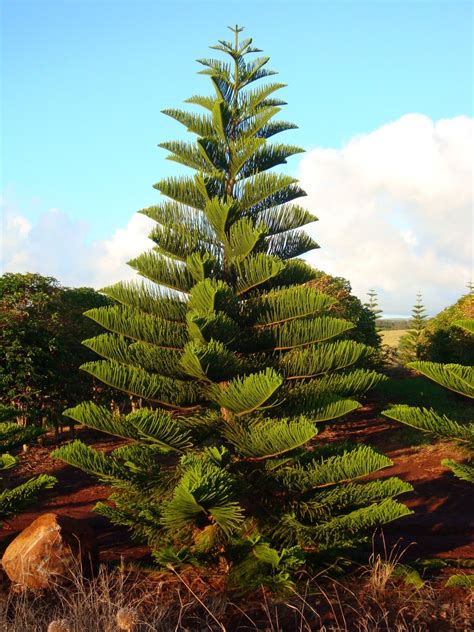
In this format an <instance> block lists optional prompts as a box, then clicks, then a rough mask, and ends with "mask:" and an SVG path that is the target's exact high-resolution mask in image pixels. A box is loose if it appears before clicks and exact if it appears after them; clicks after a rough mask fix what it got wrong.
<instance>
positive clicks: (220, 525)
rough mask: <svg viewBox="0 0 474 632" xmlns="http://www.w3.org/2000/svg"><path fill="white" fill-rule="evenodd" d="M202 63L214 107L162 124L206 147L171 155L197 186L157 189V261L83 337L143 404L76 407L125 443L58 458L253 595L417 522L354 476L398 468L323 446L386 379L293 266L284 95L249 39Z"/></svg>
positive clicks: (299, 235)
mask: <svg viewBox="0 0 474 632" xmlns="http://www.w3.org/2000/svg"><path fill="white" fill-rule="evenodd" d="M231 30H232V31H233V33H234V36H235V39H234V41H232V42H227V41H222V40H221V41H219V42H218V44H217V45H216V46H213V47H212V48H213V49H215V50H217V51H219V52H220V53H223V54H224V56H225V58H226V61H220V60H216V59H201V60H199V63H200V64H201V65H202V66H203V70H201V74H204V75H207V76H208V77H209V80H210V83H211V85H212V88H213V90H214V93H213V94H212V95H211V96H193V97H191V98H190V99H188V101H187V102H188V103H190V104H192V105H194V106H199V108H200V113H196V112H194V111H193V112H190V111H189V112H188V111H184V110H180V109H169V110H165V114H167V115H168V116H170V117H172V118H173V119H175V120H177V121H178V122H179V123H182V124H183V125H184V126H185V127H186V128H187V130H188V131H189V132H192V133H193V134H195V135H196V137H197V138H196V140H195V142H192V143H187V142H182V141H174V142H166V143H162V144H161V147H163V148H164V149H166V150H168V151H169V156H168V157H169V159H170V160H174V161H176V162H178V163H180V164H182V165H184V166H186V167H189V168H190V169H191V170H192V171H193V172H194V174H193V175H190V176H183V177H181V178H175V177H173V178H167V179H164V180H161V181H160V182H158V183H157V184H156V185H155V188H156V189H158V191H160V192H161V193H162V194H163V196H164V199H163V200H162V201H161V202H160V203H159V204H158V205H157V206H153V207H151V208H147V209H145V210H143V211H141V212H142V213H143V214H145V215H146V216H148V217H150V218H151V219H153V220H154V221H155V226H154V228H153V230H152V232H151V234H150V238H151V240H152V241H153V242H154V247H153V248H152V250H150V251H149V252H146V253H144V254H142V255H141V256H139V257H138V258H136V259H134V260H133V261H131V262H130V265H131V266H132V267H133V268H135V269H136V270H137V271H138V272H139V273H140V275H141V276H143V277H144V278H145V279H146V281H144V282H142V283H119V284H116V285H114V286H112V287H109V288H106V289H105V290H103V292H104V293H105V294H106V295H107V296H109V297H110V298H112V299H114V300H115V301H116V302H117V304H116V305H114V306H113V307H103V308H99V309H93V310H90V311H89V312H87V315H88V316H89V317H90V318H92V319H93V320H95V321H97V322H98V323H100V324H101V325H102V326H103V327H104V328H105V329H107V330H108V332H109V333H105V334H103V335H101V336H98V337H95V338H93V339H91V340H87V341H85V344H86V345H87V346H89V347H90V348H91V349H93V350H94V351H96V352H97V353H98V354H99V355H101V356H102V357H103V358H104V359H103V360H100V361H97V362H92V363H87V364H85V365H84V366H83V367H82V368H83V369H84V370H85V371H88V372H89V373H91V374H92V375H94V376H95V377H97V378H99V379H100V380H102V381H103V382H105V383H106V384H108V385H110V386H113V387H115V388H118V389H121V390H123V391H125V392H127V393H130V394H131V395H134V396H135V397H137V398H139V399H140V401H141V402H142V404H141V406H140V407H138V408H136V409H135V410H134V411H132V412H130V413H129V414H124V415H120V414H118V413H113V412H111V411H110V410H109V409H108V408H106V407H101V406H97V405H95V404H93V403H90V402H85V403H82V404H79V405H78V406H76V407H75V408H73V409H69V410H68V411H66V413H65V414H66V415H68V416H69V417H71V418H73V419H75V420H76V421H78V422H80V423H84V424H86V425H88V426H89V427H92V428H96V429H98V430H101V431H104V432H108V433H111V434H114V435H117V436H119V437H123V438H124V439H128V440H129V442H128V443H127V444H126V445H124V446H123V447H120V448H118V449H116V450H114V451H113V452H112V453H110V454H107V455H106V454H104V453H103V452H98V451H96V450H94V449H92V448H91V447H88V446H86V445H84V444H83V443H81V442H79V441H76V442H74V443H72V444H70V445H67V446H64V447H62V448H60V449H59V450H58V451H57V452H56V455H57V456H58V457H60V458H62V459H64V460H65V461H67V462H68V463H71V464H73V465H76V466H78V467H80V468H82V469H84V470H86V471H88V472H91V473H93V474H95V475H97V476H98V477H99V478H100V479H101V480H103V481H106V482H109V483H110V484H111V485H112V486H113V488H114V491H113V494H112V496H111V500H112V501H113V504H99V506H98V507H97V510H98V511H99V512H100V513H102V514H104V515H106V516H108V517H110V519H111V520H112V521H114V522H115V523H119V524H125V525H128V526H129V527H130V528H131V530H132V531H133V533H134V534H135V535H136V536H138V537H141V538H143V539H145V540H146V541H147V542H148V543H149V545H150V546H151V547H152V549H153V550H154V551H155V554H156V557H157V559H159V560H161V561H162V562H165V561H170V560H171V561H173V562H174V563H177V562H178V561H179V560H193V559H200V558H201V557H204V558H205V559H207V560H208V561H211V560H213V559H214V560H216V561H217V560H220V562H221V563H222V561H223V560H224V561H225V566H226V568H230V569H231V573H232V575H233V576H234V577H239V578H240V579H239V581H240V582H241V583H244V584H246V585H247V586H249V585H250V584H252V582H257V583H258V582H260V581H262V577H263V576H266V577H267V578H268V577H269V576H270V577H273V578H274V581H276V582H277V583H278V581H286V580H285V578H286V577H287V574H286V573H287V571H288V569H291V568H293V567H295V566H297V565H298V564H299V563H300V562H301V560H302V559H303V558H306V559H309V558H312V559H319V560H321V559H322V558H323V557H327V556H328V555H330V554H334V553H336V552H339V551H341V550H343V549H345V548H347V547H351V546H354V545H356V544H358V543H359V542H360V541H361V540H362V539H363V538H364V536H365V535H366V534H367V530H369V529H370V528H372V527H375V526H377V525H381V524H383V523H385V522H388V521H391V520H394V519H396V518H398V517H400V516H403V515H405V514H407V513H409V510H408V509H407V508H406V507H405V506H404V505H402V504H400V503H399V502H398V501H397V500H395V499H394V498H395V497H396V496H398V495H399V494H400V493H403V492H405V491H408V490H410V489H411V487H410V485H408V484H406V483H404V482H402V481H400V480H399V479H396V478H386V479H384V480H376V481H374V480H371V481H370V482H361V481H360V480H359V479H361V478H363V477H365V476H367V475H369V474H372V473H374V472H376V471H377V470H379V469H381V468H385V467H387V466H389V465H391V461H390V459H388V458H387V457H385V456H383V455H382V454H379V453H378V452H376V451H375V450H373V449H372V448H370V447H369V446H366V445H350V444H346V443H345V444H343V445H341V444H337V445H333V444H331V445H321V444H318V441H317V434H318V429H319V428H320V427H321V425H322V424H324V423H325V422H328V421H330V420H336V419H338V418H341V417H343V416H344V415H347V414H348V413H350V412H351V411H353V410H355V409H356V408H357V407H358V406H359V403H358V402H357V401H355V400H354V399H353V398H352V394H353V393H355V392H358V393H364V392H366V391H367V390H368V389H370V388H371V387H372V386H374V385H375V384H377V383H378V382H379V381H380V379H381V377H380V376H379V375H378V374H377V373H375V372H374V371H370V370H367V369H362V368H354V365H355V364H356V363H357V361H358V360H359V359H361V358H364V357H365V356H366V355H367V354H368V353H370V349H368V348H367V347H366V346H365V345H363V344H361V343H357V342H354V341H351V340H339V341H338V340H337V338H338V336H340V335H341V334H343V333H344V332H346V331H348V330H349V329H350V328H351V327H353V325H352V324H351V323H349V322H347V321H344V320H342V319H339V318H335V317H330V316H325V315H324V313H325V310H326V309H327V308H328V307H329V306H330V305H331V304H333V302H334V299H332V298H331V297H328V296H326V295H324V294H322V293H320V292H318V291H317V290H315V289H314V288H312V287H308V286H307V285H305V283H306V282H307V281H309V280H311V279H312V278H313V276H314V275H313V271H312V270H311V268H310V267H309V266H308V265H307V264H306V263H304V262H303V261H302V260H300V259H298V258H297V257H298V256H300V255H302V254H304V253H306V252H308V251H309V250H311V249H313V248H315V247H316V244H315V242H314V241H313V239H312V238H311V237H309V236H308V235H307V234H306V233H305V232H304V231H303V230H302V227H303V226H305V225H307V224H309V223H310V222H313V221H315V219H316V218H315V217H314V216H313V215H312V214H311V213H309V212H308V211H307V210H305V209H304V208H303V207H301V206H299V205H298V204H296V203H294V201H295V200H296V199H298V198H299V197H301V196H303V195H305V194H304V191H303V190H302V189H301V188H300V187H299V186H298V184H297V181H296V180H295V179H294V178H292V177H290V176H287V175H282V174H280V173H275V172H274V171H272V169H273V167H276V166H278V165H280V164H284V163H286V159H287V158H288V157H289V156H292V155H293V154H296V153H298V152H300V151H301V149H300V148H299V147H295V146H292V145H287V144H283V143H271V142H270V139H271V138H272V137H273V136H275V135H276V134H278V133H280V132H283V131H285V130H289V129H292V128H294V127H295V126H294V125H293V124H292V123H288V122H286V121H282V120H275V119H274V117H275V116H276V115H277V114H278V113H279V112H280V108H281V106H282V105H284V101H282V100H281V98H279V97H278V96H275V94H276V93H277V91H278V90H279V89H280V88H283V87H284V84H282V83H276V82H270V83H264V84H262V85H261V84H259V83H257V82H258V81H259V80H260V79H264V78H266V77H271V76H272V75H274V74H275V73H274V72H273V71H271V70H268V69H267V62H268V57H263V56H257V58H254V59H249V56H251V55H253V54H255V53H260V52H261V51H259V50H258V49H257V48H255V47H254V46H253V45H252V40H251V39H245V40H244V41H239V34H240V32H241V30H242V29H239V28H237V27H235V28H233V29H231Z"/></svg>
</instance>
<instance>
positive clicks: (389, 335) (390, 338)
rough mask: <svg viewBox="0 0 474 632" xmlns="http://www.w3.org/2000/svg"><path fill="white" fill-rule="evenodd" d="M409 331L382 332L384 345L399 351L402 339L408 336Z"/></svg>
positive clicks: (393, 330)
mask: <svg viewBox="0 0 474 632" xmlns="http://www.w3.org/2000/svg"><path fill="white" fill-rule="evenodd" d="M407 331H408V329H387V330H385V331H381V332H380V335H381V336H382V344H384V345H389V347H394V348H395V349H397V348H398V343H399V342H400V338H401V337H402V336H403V335H404V334H406V332H407Z"/></svg>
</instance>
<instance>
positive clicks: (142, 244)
mask: <svg viewBox="0 0 474 632" xmlns="http://www.w3.org/2000/svg"><path fill="white" fill-rule="evenodd" d="M2 215H3V230H2V260H1V269H2V271H3V272H39V273H40V274H43V275H46V276H53V277H56V278H57V279H58V280H59V281H60V282H61V283H62V284H63V285H69V286H89V287H95V288H101V287H104V286H106V285H109V284H112V283H115V282H117V281H120V280H126V279H130V278H133V277H135V276H136V272H135V271H134V270H132V268H130V267H129V266H127V265H126V262H127V261H129V260H130V259H131V258H133V257H136V256H138V255H139V254H140V253H141V252H143V251H144V250H147V249H149V248H150V247H151V246H152V243H151V242H150V241H149V240H148V239H147V235H148V233H149V232H150V227H151V225H152V222H151V220H149V219H148V218H146V217H145V216H144V215H138V214H135V215H133V216H132V218H131V219H130V221H129V222H128V224H127V225H126V226H125V227H123V228H117V229H116V230H115V232H114V234H113V235H112V236H111V238H110V239H106V240H97V241H93V242H88V241H87V232H88V227H87V226H86V225H85V224H82V223H81V222H77V221H73V220H71V218H70V217H68V216H67V215H66V214H65V213H63V212H61V211H58V210H57V209H55V208H50V209H48V210H46V211H44V212H43V213H41V214H40V215H39V217H38V219H37V220H36V221H35V222H34V223H30V222H29V221H28V220H27V219H26V218H25V217H24V216H23V215H21V212H20V211H18V209H17V208H16V207H15V206H14V205H12V204H11V203H8V202H4V203H3V205H2Z"/></svg>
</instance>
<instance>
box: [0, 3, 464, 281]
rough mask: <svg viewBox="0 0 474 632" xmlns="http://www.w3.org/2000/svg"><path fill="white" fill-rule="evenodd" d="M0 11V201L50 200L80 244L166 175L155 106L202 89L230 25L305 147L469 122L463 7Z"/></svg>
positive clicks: (19, 7) (41, 206) (35, 212)
mask: <svg viewBox="0 0 474 632" xmlns="http://www.w3.org/2000/svg"><path fill="white" fill-rule="evenodd" d="M1 4H2V14H3V15H2V30H3V33H2V35H3V37H2V40H3V50H2V62H3V68H2V91H3V112H2V135H3V142H2V159H3V166H2V174H1V175H2V189H3V194H4V197H5V199H6V200H7V201H8V204H9V205H10V207H13V208H15V209H16V212H18V213H19V214H21V216H22V217H23V218H25V219H26V220H27V221H28V222H30V223H31V224H34V223H35V222H38V221H39V219H40V217H41V215H42V213H44V212H45V211H46V210H47V209H50V208H55V209H59V210H60V212H61V213H64V214H65V215H66V216H67V217H68V219H69V221H70V223H71V226H74V225H76V226H79V225H80V226H81V230H83V231H84V240H85V241H86V242H92V241H94V240H100V239H107V238H108V237H109V236H110V235H111V234H113V231H114V230H116V229H117V227H119V226H124V225H125V224H126V223H127V221H128V220H129V219H130V217H131V216H132V215H133V213H134V212H135V211H136V210H138V209H139V208H141V207H143V206H147V205H150V204H153V203H155V202H156V201H157V199H158V194H157V193H156V192H155V191H154V190H153V189H152V188H151V185H152V184H153V183H154V182H156V181H157V180H159V179H161V178H162V177H164V176H166V175H171V174H174V173H177V170H178V167H177V166H175V165H174V164H173V163H170V162H168V161H165V160H164V154H165V152H163V151H162V150H160V149H158V148H157V147H156V145H157V144H158V143H159V142H162V141H165V140H170V139H173V138H178V137H182V136H183V132H182V131H181V129H180V126H179V125H178V124H177V123H175V122H174V121H172V120H171V119H168V118H167V117H165V116H164V115H162V114H160V110H161V109H163V108H166V107H180V106H181V104H182V102H183V100H184V99H185V98H186V97H188V96H191V94H193V93H204V94H205V93H208V92H209V86H208V80H206V78H204V77H200V76H198V75H196V71H197V70H198V69H199V67H198V65H197V64H196V63H195V61H194V60H195V59H196V58H198V57H204V56H209V55H210V54H211V52H210V51H209V50H208V48H207V46H208V45H210V44H213V43H215V41H216V40H217V39H222V38H227V37H228V35H230V33H229V32H228V31H227V29H226V26H227V25H228V24H235V23H239V24H243V25H245V28H246V30H245V35H246V36H251V37H253V39H254V43H255V44H256V45H258V46H259V47H260V48H262V49H264V51H265V53H266V54H268V55H269V56H270V57H271V63H270V66H271V67H272V68H274V69H276V70H278V71H279V73H280V76H279V79H280V80H281V81H283V82H285V83H288V87H287V88H286V89H285V91H284V96H285V98H286V99H287V101H288V106H286V108H285V110H284V118H285V119H288V120H291V121H294V122H295V123H297V124H298V126H299V129H298V130H295V131H294V132H287V133H286V140H287V141H289V142H291V143H295V144H299V145H301V146H303V147H305V148H306V149H309V150H311V149H314V148H318V147H319V148H333V149H340V148H341V147H344V146H345V145H346V144H347V143H348V142H350V141H351V139H353V138H354V137H356V136H357V135H361V134H370V133H371V132H372V131H374V130H376V129H378V128H380V127H381V126H383V125H385V124H387V123H390V122H392V121H395V120H397V119H399V118H400V117H402V116H404V115H406V114H408V113H418V114H421V115H424V116H426V117H429V118H430V119H431V120H433V121H437V120H440V119H451V118H454V117H459V116H467V117H471V116H472V3H471V2H459V1H457V0H446V1H442V2H427V1H416V0H410V1H408V0H407V1H399V2H391V1H383V0H379V1H372V2H364V1H358V2H356V1H349V0H348V1H342V0H333V1H329V0H327V1H309V0H308V1H306V2H298V1H296V2H290V1H289V0H287V1H286V2H282V1H275V0H274V1H270V0H265V1H264V0H260V1H257V2H256V1H255V0H254V1H253V2H247V1H243V0H241V1H229V0H227V1H225V2H217V1H216V2H198V1H197V0H195V1H192V2H187V1H184V0H174V2H167V1H160V0H155V1H142V0H134V1H132V0H129V1H125V0H89V1H84V0H62V1H56V2H50V1H43V0H33V1H31V0H30V1H28V0H3V2H2V3H1ZM299 160H300V158H294V159H293V160H292V162H291V164H290V165H289V166H288V171H290V172H292V173H295V174H297V173H298V169H299V167H300V163H299V162H298V161H299ZM320 219H321V220H322V218H320ZM67 237H68V236H67V235H65V236H64V238H65V239H67ZM322 246H323V247H324V244H322ZM55 276H57V277H58V278H60V279H61V270H58V271H57V272H56V274H55ZM345 276H347V277H348V278H350V270H348V271H347V273H346V275H345Z"/></svg>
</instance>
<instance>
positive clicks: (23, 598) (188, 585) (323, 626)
mask: <svg viewBox="0 0 474 632" xmlns="http://www.w3.org/2000/svg"><path fill="white" fill-rule="evenodd" d="M400 557H401V555H400V554H399V553H398V552H397V551H391V552H389V553H388V554H387V553H383V554H382V555H380V554H375V553H374V554H373V555H372V557H371V559H370V561H369V564H368V565H366V566H365V567H363V568H361V569H359V570H358V571H357V572H356V573H353V574H352V575H351V576H350V577H346V578H345V579H344V580H341V581H337V580H335V579H334V578H329V577H323V576H319V577H315V578H310V579H307V581H306V582H302V583H301V584H300V589H299V590H298V591H294V592H293V593H292V594H290V595H287V596H286V597H285V598H282V597H276V596H273V595H270V594H268V593H267V592H265V591H263V590H262V591H261V592H260V593H259V594H252V595H248V596H247V597H244V598H240V599H239V600H238V601H236V600H233V599H232V597H231V596H229V595H228V594H227V593H226V592H225V591H224V590H223V588H222V582H219V581H218V582H216V583H214V585H211V584H210V583H209V582H208V581H205V580H204V579H202V577H199V576H198V575H196V574H195V573H186V574H185V575H183V574H180V573H177V572H175V573H174V574H173V573H170V574H168V575H157V574H151V575H150V574H146V573H143V572H137V571H130V572H126V571H125V570H124V568H119V569H113V570H110V569H107V568H106V567H105V566H103V567H101V569H100V572H99V574H98V576H97V577H96V578H95V579H93V580H86V579H84V578H82V576H81V574H80V573H77V574H75V579H74V582H73V584H72V585H69V586H64V585H63V586H59V585H58V586H57V587H56V588H55V589H54V590H52V591H50V592H48V593H41V594H39V593H38V594H32V593H16V592H11V593H10V594H8V595H5V597H4V599H3V600H1V598H0V632H46V630H47V629H48V625H49V624H50V623H51V622H52V621H60V622H61V623H62V625H63V626H64V629H68V632H118V631H119V630H120V629H128V630H129V631H130V632H145V631H156V632H172V631H176V632H177V631H183V632H185V631H187V632H205V631H212V632H214V631H216V632H217V631H218V632H244V631H251V630H253V631H255V630H262V631H264V632H292V631H295V632H315V631H319V632H379V631H380V632H425V631H426V632H430V631H433V632H434V631H436V632H448V631H459V632H468V631H470V630H471V629H472V628H471V627H470V622H471V615H472V605H473V595H472V594H469V593H468V592H467V591H462V590H454V589H446V588H442V587H440V588H438V589H435V587H434V585H432V584H429V583H425V584H423V585H422V586H421V587H416V586H413V585H409V584H406V583H405V582H404V581H403V580H402V579H400V577H397V576H396V575H397V573H396V569H397V567H398V566H399V564H400ZM117 615H118V618H117ZM125 615H126V616H125ZM124 619H125V620H128V621H131V622H132V623H131V624H130V626H129V627H128V628H127V627H125V628H124V627H123V621H124ZM121 622H122V623H121ZM119 624H120V625H122V627H119ZM53 629H56V628H55V627H54V626H53ZM61 629H62V628H61Z"/></svg>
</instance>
